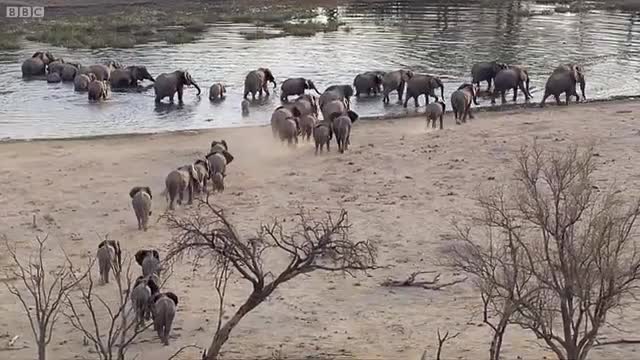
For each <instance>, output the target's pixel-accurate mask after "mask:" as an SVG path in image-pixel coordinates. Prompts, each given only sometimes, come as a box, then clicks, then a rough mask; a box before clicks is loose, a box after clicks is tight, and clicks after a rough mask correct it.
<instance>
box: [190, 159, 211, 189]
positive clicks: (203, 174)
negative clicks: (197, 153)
mask: <svg viewBox="0 0 640 360" xmlns="http://www.w3.org/2000/svg"><path fill="white" fill-rule="evenodd" d="M193 167H194V168H195V169H196V178H195V179H194V184H195V191H196V192H198V193H203V192H207V180H209V174H210V172H211V171H210V170H209V161H207V160H206V159H204V160H203V159H198V160H196V162H194V163H193Z"/></svg>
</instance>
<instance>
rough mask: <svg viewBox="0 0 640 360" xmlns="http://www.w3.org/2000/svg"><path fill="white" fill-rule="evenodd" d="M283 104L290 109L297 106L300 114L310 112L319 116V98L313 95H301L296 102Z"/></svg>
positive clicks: (308, 113)
mask: <svg viewBox="0 0 640 360" xmlns="http://www.w3.org/2000/svg"><path fill="white" fill-rule="evenodd" d="M282 106H283V107H285V108H287V109H289V110H290V111H293V109H294V108H296V109H297V110H298V112H299V113H300V115H299V116H304V115H310V114H312V115H315V116H318V100H317V99H316V98H315V96H313V95H308V94H304V95H301V96H299V97H298V98H297V99H296V100H295V101H294V102H288V103H284V104H283V105H282Z"/></svg>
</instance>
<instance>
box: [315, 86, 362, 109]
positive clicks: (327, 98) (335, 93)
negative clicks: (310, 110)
mask: <svg viewBox="0 0 640 360" xmlns="http://www.w3.org/2000/svg"><path fill="white" fill-rule="evenodd" d="M353 94H354V91H353V87H352V86H351V85H331V86H329V87H328V88H326V89H325V90H324V92H323V93H322V95H320V99H318V106H319V107H320V111H322V108H323V107H324V105H325V104H326V103H329V102H331V101H333V100H344V101H345V104H346V105H347V108H350V107H351V97H352V96H353Z"/></svg>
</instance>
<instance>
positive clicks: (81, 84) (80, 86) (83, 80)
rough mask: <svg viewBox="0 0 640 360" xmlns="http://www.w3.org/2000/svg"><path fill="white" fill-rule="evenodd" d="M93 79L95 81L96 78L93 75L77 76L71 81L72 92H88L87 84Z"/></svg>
mask: <svg viewBox="0 0 640 360" xmlns="http://www.w3.org/2000/svg"><path fill="white" fill-rule="evenodd" d="M95 79H96V76H95V75H93V73H89V74H88V75H85V74H78V75H76V77H75V78H74V79H73V90H74V91H88V90H89V83H91V82H92V81H93V80H95Z"/></svg>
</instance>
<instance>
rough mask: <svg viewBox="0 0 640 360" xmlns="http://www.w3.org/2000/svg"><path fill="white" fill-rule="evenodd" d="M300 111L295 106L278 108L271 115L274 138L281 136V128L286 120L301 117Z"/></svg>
mask: <svg viewBox="0 0 640 360" xmlns="http://www.w3.org/2000/svg"><path fill="white" fill-rule="evenodd" d="M299 116H300V111H299V110H298V108H297V107H295V106H293V107H291V108H289V107H288V106H284V105H283V106H278V107H277V108H276V109H275V110H274V111H273V113H272V114H271V133H272V134H273V136H274V137H279V136H280V128H281V127H282V124H283V123H284V122H285V120H287V119H289V118H293V117H296V118H297V117H299Z"/></svg>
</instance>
